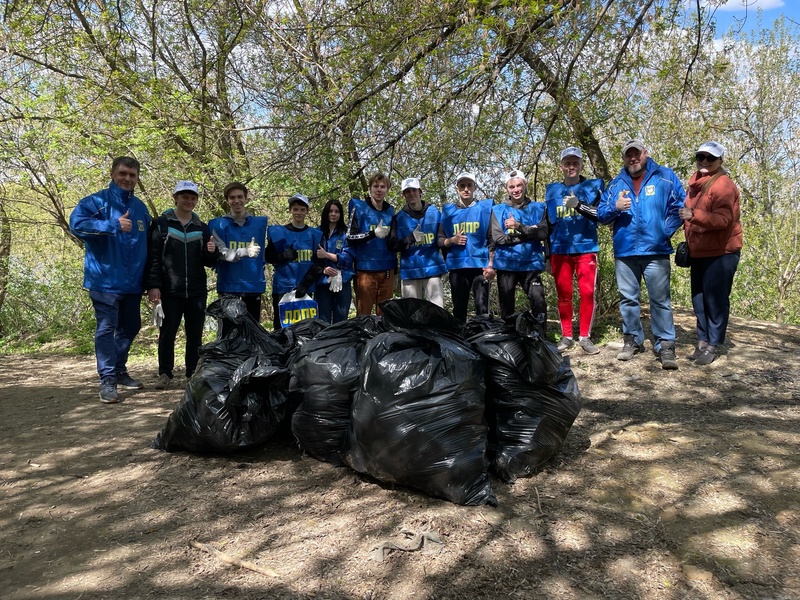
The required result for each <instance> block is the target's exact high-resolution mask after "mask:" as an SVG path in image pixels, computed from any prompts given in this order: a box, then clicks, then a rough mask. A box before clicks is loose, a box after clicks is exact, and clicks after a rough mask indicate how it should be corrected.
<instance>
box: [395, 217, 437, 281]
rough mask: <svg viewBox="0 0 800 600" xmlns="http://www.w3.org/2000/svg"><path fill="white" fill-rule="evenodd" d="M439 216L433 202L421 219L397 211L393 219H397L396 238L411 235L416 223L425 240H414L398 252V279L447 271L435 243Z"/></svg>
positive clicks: (423, 276) (420, 276) (431, 275)
mask: <svg viewBox="0 0 800 600" xmlns="http://www.w3.org/2000/svg"><path fill="white" fill-rule="evenodd" d="M441 218H442V216H441V214H440V213H439V209H438V208H436V207H435V206H434V205H433V204H429V205H428V208H427V209H426V210H425V214H424V215H423V216H422V218H421V219H415V218H414V217H412V216H411V215H410V214H408V213H407V212H406V211H404V210H401V211H400V212H399V213H397V216H396V217H395V219H396V220H397V238H398V239H403V238H404V237H406V236H408V235H411V232H412V231H414V230H415V229H416V228H417V225H419V227H420V231H421V232H422V233H424V234H425V241H423V242H420V243H417V242H415V243H414V244H412V245H411V246H409V247H408V248H407V249H406V250H403V251H402V252H400V279H402V280H405V279H422V278H425V277H436V276H437V275H441V274H442V273H447V267H445V266H444V258H443V257H442V253H441V252H440V251H439V246H438V245H437V244H436V236H437V235H438V233H439V222H440V221H441Z"/></svg>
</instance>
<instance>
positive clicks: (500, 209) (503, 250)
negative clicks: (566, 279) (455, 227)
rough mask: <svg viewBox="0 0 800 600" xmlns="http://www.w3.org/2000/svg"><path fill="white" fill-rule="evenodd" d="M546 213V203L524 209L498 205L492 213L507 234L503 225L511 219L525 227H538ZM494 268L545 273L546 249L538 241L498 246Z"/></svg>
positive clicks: (530, 203)
mask: <svg viewBox="0 0 800 600" xmlns="http://www.w3.org/2000/svg"><path fill="white" fill-rule="evenodd" d="M544 211H545V204H544V202H529V203H528V204H527V205H526V206H525V207H523V208H516V207H512V206H510V205H508V204H496V205H495V206H493V207H492V212H493V213H494V216H495V218H496V219H497V222H498V223H499V224H500V226H501V227H502V228H503V232H504V233H505V234H508V233H509V231H508V229H506V227H505V226H504V225H503V223H505V220H506V219H508V218H509V217H514V218H515V219H516V220H517V221H519V222H520V223H522V224H523V225H538V224H539V223H540V222H541V220H542V217H544ZM493 266H494V268H495V269H497V270H499V271H544V247H543V246H542V243H541V242H540V241H538V240H529V241H526V242H522V243H520V244H512V245H508V246H501V245H496V246H495V248H494V263H493Z"/></svg>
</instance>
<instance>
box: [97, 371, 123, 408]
mask: <svg viewBox="0 0 800 600" xmlns="http://www.w3.org/2000/svg"><path fill="white" fill-rule="evenodd" d="M100 402H102V403H103V404H116V403H117V402H119V394H117V381H116V380H115V379H114V378H113V377H106V378H105V379H103V380H102V381H100Z"/></svg>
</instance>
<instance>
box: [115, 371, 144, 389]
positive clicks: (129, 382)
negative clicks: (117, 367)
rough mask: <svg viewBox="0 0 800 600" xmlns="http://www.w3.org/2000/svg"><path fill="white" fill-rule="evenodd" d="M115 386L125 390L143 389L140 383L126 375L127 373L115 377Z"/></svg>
mask: <svg viewBox="0 0 800 600" xmlns="http://www.w3.org/2000/svg"><path fill="white" fill-rule="evenodd" d="M117 385H118V386H119V387H121V388H123V389H126V390H140V389H142V388H143V387H144V385H142V382H141V381H137V380H136V379H134V378H133V377H131V376H130V375H128V372H127V371H126V372H124V373H120V374H119V375H117Z"/></svg>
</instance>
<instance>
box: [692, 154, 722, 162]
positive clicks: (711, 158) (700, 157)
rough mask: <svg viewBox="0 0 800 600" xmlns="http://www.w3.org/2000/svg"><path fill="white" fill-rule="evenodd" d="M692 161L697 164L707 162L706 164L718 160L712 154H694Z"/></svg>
mask: <svg viewBox="0 0 800 600" xmlns="http://www.w3.org/2000/svg"><path fill="white" fill-rule="evenodd" d="M694 159H695V160H696V161H697V162H703V161H704V160H707V161H708V162H714V161H715V160H718V159H719V157H717V156H714V155H712V154H695V155H694Z"/></svg>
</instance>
